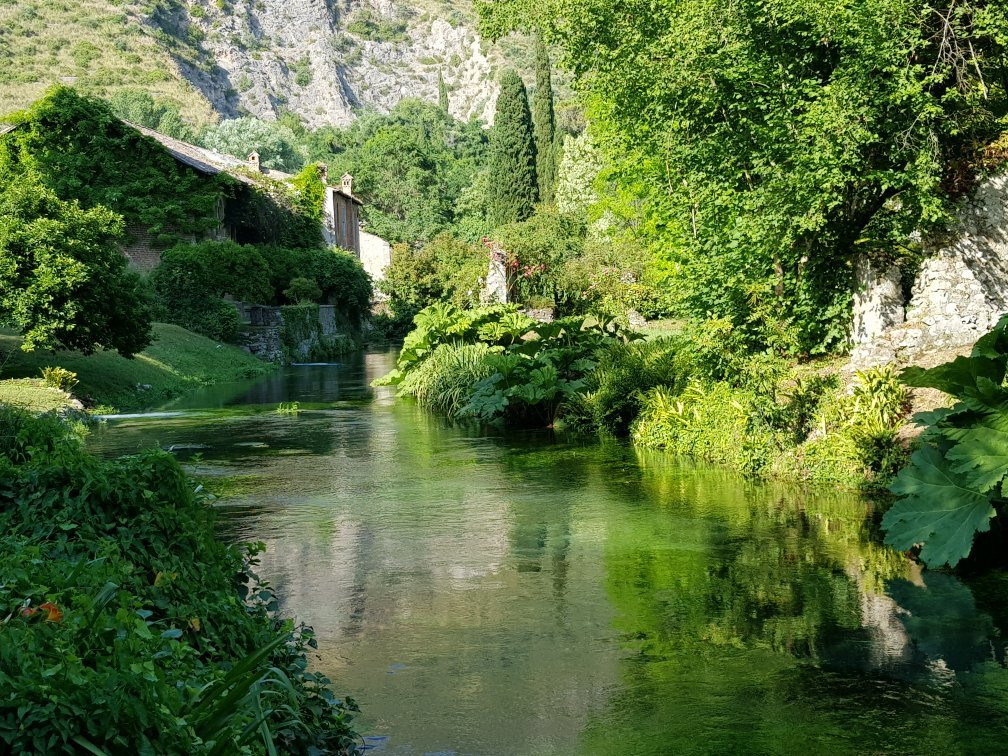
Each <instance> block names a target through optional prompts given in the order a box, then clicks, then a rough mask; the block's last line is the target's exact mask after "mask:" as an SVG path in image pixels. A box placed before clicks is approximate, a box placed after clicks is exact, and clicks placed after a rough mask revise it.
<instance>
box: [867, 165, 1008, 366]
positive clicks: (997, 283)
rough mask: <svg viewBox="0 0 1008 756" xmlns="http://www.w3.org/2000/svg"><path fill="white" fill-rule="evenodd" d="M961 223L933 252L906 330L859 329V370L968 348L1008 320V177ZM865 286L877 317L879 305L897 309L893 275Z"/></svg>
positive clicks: (997, 180)
mask: <svg viewBox="0 0 1008 756" xmlns="http://www.w3.org/2000/svg"><path fill="white" fill-rule="evenodd" d="M958 217H959V220H958V222H957V224H956V226H955V227H954V228H952V229H950V230H949V233H948V234H947V235H945V236H943V238H942V239H940V240H933V241H932V242H931V244H930V245H929V246H930V249H929V254H928V256H927V258H926V259H925V260H924V262H923V264H922V265H921V269H920V272H919V273H918V274H917V278H916V280H915V282H914V286H913V291H912V294H911V298H910V302H909V304H908V305H907V308H906V320H905V322H902V318H899V319H898V322H895V323H891V324H889V325H888V327H886V328H884V329H882V330H881V331H876V332H874V333H871V334H866V333H863V332H864V331H865V329H864V328H861V329H860V331H861V332H862V333H860V334H859V331H858V325H857V323H856V325H855V339H854V343H855V348H854V350H853V352H852V354H851V364H852V366H853V367H856V368H861V367H870V366H873V365H878V364H883V363H886V362H892V361H897V362H912V361H914V359H915V358H916V357H917V356H918V355H921V354H922V353H925V352H937V351H942V350H956V349H959V348H961V347H966V346H968V345H970V344H972V343H973V342H975V341H976V340H977V339H978V338H980V337H981V336H983V335H984V334H985V333H987V332H988V331H989V330H990V329H991V328H993V327H994V325H995V324H996V323H997V322H998V320H999V319H1000V318H1001V317H1002V316H1003V315H1005V314H1006V313H1008V173H1002V174H1000V175H998V176H994V177H991V178H988V179H987V180H986V181H984V182H983V183H982V184H980V186H978V187H977V189H976V191H975V192H974V193H973V195H972V196H971V197H970V198H969V200H967V201H966V202H964V203H963V206H962V207H961V208H960V212H959V216H958ZM859 275H861V274H860V273H859ZM865 280H866V281H868V285H867V286H866V293H864V294H862V295H861V298H860V299H861V301H863V302H865V303H867V305H868V306H869V309H870V306H871V305H872V303H882V302H890V303H891V300H892V297H891V296H890V295H889V293H890V289H891V282H890V281H887V280H886V276H885V275H882V276H880V275H878V274H877V273H869V274H867V278H866V279H865ZM858 301H859V300H858V298H856V306H855V314H856V316H857V314H858V313H857V303H858ZM877 309H878V308H876V311H874V312H873V313H872V317H874V316H876V315H878V314H879V313H878V311H877ZM862 320H863V318H862ZM876 320H877V318H876ZM859 335H862V336H863V337H862V338H858V336H859Z"/></svg>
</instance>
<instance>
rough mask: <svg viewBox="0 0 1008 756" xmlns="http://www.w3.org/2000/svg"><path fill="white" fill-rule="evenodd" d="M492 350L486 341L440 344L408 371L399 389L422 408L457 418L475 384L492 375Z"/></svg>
mask: <svg viewBox="0 0 1008 756" xmlns="http://www.w3.org/2000/svg"><path fill="white" fill-rule="evenodd" d="M491 351H492V350H491V347H489V346H487V345H486V344H457V343H454V344H441V345H440V346H438V347H437V348H436V349H435V350H434V351H433V352H431V354H430V356H429V357H428V358H427V359H426V360H424V361H423V362H422V363H421V364H420V366H419V367H418V368H417V369H416V370H413V371H411V372H410V373H408V374H407V376H406V378H405V380H403V382H402V383H401V384H400V387H399V392H400V394H406V395H409V396H412V397H414V398H415V399H416V401H417V404H419V405H420V406H421V407H424V408H426V409H431V410H436V411H439V412H444V413H445V414H446V415H448V416H449V417H458V415H459V412H460V411H461V409H462V408H463V407H465V406H466V404H468V402H469V399H470V397H471V396H472V392H473V389H474V387H475V385H476V384H477V383H478V382H479V381H481V380H483V379H484V378H488V377H490V375H491V374H492V372H493V370H492V368H491V367H490V366H489V364H488V363H487V360H486V358H487V356H488V355H489V354H490V353H491Z"/></svg>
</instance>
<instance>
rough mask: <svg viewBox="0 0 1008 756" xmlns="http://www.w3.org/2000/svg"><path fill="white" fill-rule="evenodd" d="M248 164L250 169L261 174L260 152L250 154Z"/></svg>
mask: <svg viewBox="0 0 1008 756" xmlns="http://www.w3.org/2000/svg"><path fill="white" fill-rule="evenodd" d="M248 164H249V168H251V169H252V170H253V171H255V172H256V173H259V171H260V170H261V169H260V166H259V153H258V152H251V153H249V156H248Z"/></svg>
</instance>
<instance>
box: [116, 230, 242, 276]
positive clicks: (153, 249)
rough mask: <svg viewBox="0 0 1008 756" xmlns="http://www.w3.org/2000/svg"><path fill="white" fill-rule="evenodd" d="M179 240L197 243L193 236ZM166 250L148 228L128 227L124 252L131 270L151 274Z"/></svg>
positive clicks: (221, 238)
mask: <svg viewBox="0 0 1008 756" xmlns="http://www.w3.org/2000/svg"><path fill="white" fill-rule="evenodd" d="M207 238H216V239H219V240H224V239H227V238H228V237H227V234H226V233H224V234H222V235H220V236H208V237H207ZM178 240H179V241H187V242H190V243H195V242H196V241H197V239H196V237H195V236H193V235H192V234H182V235H180V236H179V237H178ZM165 249H166V247H164V246H159V245H158V244H157V238H156V237H155V235H154V234H152V233H151V232H150V229H148V228H147V227H145V226H143V225H139V224H132V225H128V226H126V241H125V243H124V244H123V247H122V251H123V254H124V255H125V256H126V259H127V260H129V264H130V267H131V268H134V269H136V270H139V271H140V272H142V273H150V272H151V271H152V270H154V268H156V267H157V266H158V263H160V262H161V253H162V252H164V250H165Z"/></svg>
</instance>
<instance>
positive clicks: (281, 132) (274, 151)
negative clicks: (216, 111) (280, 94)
mask: <svg viewBox="0 0 1008 756" xmlns="http://www.w3.org/2000/svg"><path fill="white" fill-rule="evenodd" d="M200 143H201V144H202V145H203V146H204V147H206V148H208V149H211V150H217V152H223V153H226V154H228V155H233V156H234V157H236V158H239V159H241V160H245V159H246V158H248V156H249V155H250V154H252V153H253V152H258V153H259V161H260V163H261V164H262V165H263V166H265V167H268V168H275V169H277V170H280V171H287V172H288V173H293V172H294V171H296V170H298V169H300V168H301V166H302V165H303V164H304V156H303V155H302V154H301V152H300V150H299V149H298V144H297V138H296V137H295V136H294V132H293V131H291V130H290V128H289V127H287V126H284V125H281V124H277V123H270V122H268V121H260V120H259V119H258V118H252V117H251V116H245V117H243V118H232V119H230V120H226V121H221V122H220V123H219V124H218V125H216V126H211V127H209V128H207V129H205V130H204V131H203V133H202V134H201V135H200Z"/></svg>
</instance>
